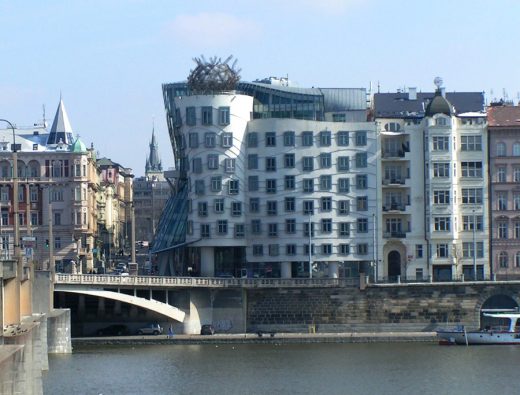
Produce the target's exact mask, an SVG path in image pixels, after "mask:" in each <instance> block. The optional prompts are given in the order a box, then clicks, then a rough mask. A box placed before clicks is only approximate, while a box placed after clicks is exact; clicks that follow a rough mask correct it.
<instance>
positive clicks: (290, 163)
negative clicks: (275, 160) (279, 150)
mask: <svg viewBox="0 0 520 395" xmlns="http://www.w3.org/2000/svg"><path fill="white" fill-rule="evenodd" d="M294 163H295V160H294V154H285V155H284V156H283V164H284V167H285V168H286V169H292V168H294Z"/></svg>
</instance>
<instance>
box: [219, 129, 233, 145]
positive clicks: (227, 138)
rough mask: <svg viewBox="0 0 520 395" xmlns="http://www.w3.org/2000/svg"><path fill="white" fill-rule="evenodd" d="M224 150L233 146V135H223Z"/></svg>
mask: <svg viewBox="0 0 520 395" xmlns="http://www.w3.org/2000/svg"><path fill="white" fill-rule="evenodd" d="M221 139H222V141H221V143H222V148H230V147H232V146H233V133H222V135H221Z"/></svg>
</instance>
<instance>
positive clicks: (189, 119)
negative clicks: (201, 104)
mask: <svg viewBox="0 0 520 395" xmlns="http://www.w3.org/2000/svg"><path fill="white" fill-rule="evenodd" d="M196 123H197V115H196V113H195V107H186V125H188V126H195V124H196Z"/></svg>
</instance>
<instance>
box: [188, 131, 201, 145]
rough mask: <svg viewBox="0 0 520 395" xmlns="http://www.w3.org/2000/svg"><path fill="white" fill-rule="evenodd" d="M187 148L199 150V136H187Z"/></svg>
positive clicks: (195, 134)
mask: <svg viewBox="0 0 520 395" xmlns="http://www.w3.org/2000/svg"><path fill="white" fill-rule="evenodd" d="M188 146H189V147H190V148H199V134H198V133H190V134H189V135H188Z"/></svg>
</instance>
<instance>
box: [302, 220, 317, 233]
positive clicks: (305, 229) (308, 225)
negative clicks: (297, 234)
mask: <svg viewBox="0 0 520 395" xmlns="http://www.w3.org/2000/svg"><path fill="white" fill-rule="evenodd" d="M309 228H310V230H311V235H312V237H314V222H310V223H309V222H304V223H303V235H304V236H309Z"/></svg>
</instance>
